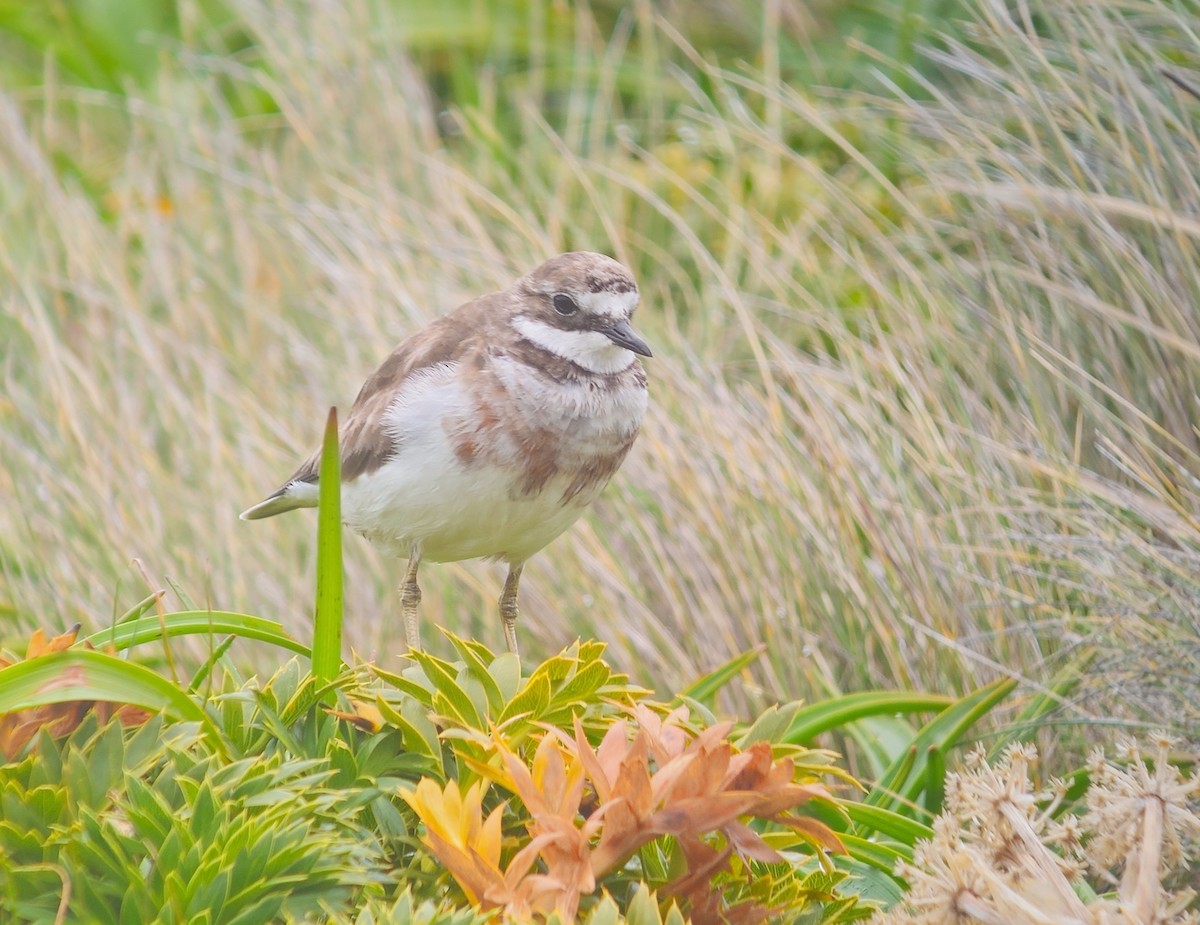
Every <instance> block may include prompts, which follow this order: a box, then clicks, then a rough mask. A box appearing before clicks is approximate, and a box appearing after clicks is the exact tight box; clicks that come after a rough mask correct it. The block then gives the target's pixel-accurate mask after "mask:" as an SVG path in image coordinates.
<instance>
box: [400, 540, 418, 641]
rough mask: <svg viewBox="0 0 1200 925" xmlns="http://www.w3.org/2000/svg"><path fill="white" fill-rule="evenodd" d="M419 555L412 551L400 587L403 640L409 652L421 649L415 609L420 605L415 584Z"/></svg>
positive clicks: (416, 551)
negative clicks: (405, 641) (406, 643)
mask: <svg viewBox="0 0 1200 925" xmlns="http://www.w3.org/2000/svg"><path fill="white" fill-rule="evenodd" d="M420 565H421V553H420V551H419V550H416V549H414V550H413V551H412V555H411V556H410V557H409V559H408V572H407V574H405V576H404V584H402V585H401V586H400V613H401V614H402V615H403V617H404V638H405V639H407V640H408V648H409V649H410V650H413V649H419V648H421V623H420V616H419V614H418V613H417V608H418V607H420V605H421V588H420V586H419V585H418V584H417V569H418V568H419V567H420Z"/></svg>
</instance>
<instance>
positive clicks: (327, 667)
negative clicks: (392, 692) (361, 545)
mask: <svg viewBox="0 0 1200 925" xmlns="http://www.w3.org/2000/svg"><path fill="white" fill-rule="evenodd" d="M318 490H319V492H320V494H319V500H318V504H317V603H316V612H315V614H314V617H313V624H314V625H313V649H312V671H313V674H314V675H316V676H317V677H318V678H323V679H325V680H332V679H333V678H335V677H336V676H337V675H338V674H339V673H340V672H341V670H342V464H341V457H340V455H339V452H338V418H337V408H330V409H329V417H328V419H327V420H326V422H325V440H324V442H323V444H322V446H321V475H320V481H319V482H318ZM333 700H334V698H333V696H332V695H329V696H328V697H327V699H326V702H327V703H332V702H333Z"/></svg>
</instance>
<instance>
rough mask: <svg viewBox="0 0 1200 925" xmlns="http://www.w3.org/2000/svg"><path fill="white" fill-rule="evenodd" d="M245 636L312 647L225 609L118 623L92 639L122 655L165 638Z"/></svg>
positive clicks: (296, 648) (302, 650)
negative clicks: (139, 646) (134, 648)
mask: <svg viewBox="0 0 1200 925" xmlns="http://www.w3.org/2000/svg"><path fill="white" fill-rule="evenodd" d="M209 634H212V635H220V636H242V637H244V638H246V639H257V640H259V641H261V642H269V643H271V644H272V645H275V646H279V647H280V648H284V649H289V650H291V651H292V652H298V653H299V654H301V655H308V654H309V649H308V646H306V645H304V643H302V642H299V641H297V640H295V639H293V638H292V637H291V636H289V635H288V634H287V633H286V632H285V631H284V629H283V626H282V625H281V624H279V623H276V622H275V621H273V620H264V619H262V618H261V617H252V616H249V615H247V614H244V613H229V612H227V611H223V610H183V611H180V612H179V613H168V614H164V615H163V616H162V617H161V618H159V617H157V616H154V617H141V618H140V619H137V620H131V621H129V622H127V623H118V624H117V625H116V626H110V627H108V628H106V629H102V630H100V632H98V633H93V634H92V635H91V636H88V637H87V639H85V640H84V642H89V643H91V644H92V645H93V646H95V647H96V648H97V649H107V648H109V647H110V646H111V647H112V648H114V649H116V650H117V651H118V652H121V651H124V650H125V649H130V648H133V647H134V646H138V645H142V644H143V643H147V642H155V641H157V640H160V639H162V638H163V637H164V636H206V635H209Z"/></svg>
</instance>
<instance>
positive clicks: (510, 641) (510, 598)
mask: <svg viewBox="0 0 1200 925" xmlns="http://www.w3.org/2000/svg"><path fill="white" fill-rule="evenodd" d="M524 567H525V563H524V562H517V563H515V564H510V565H509V566H508V577H507V578H506V579H504V591H503V592H501V594H500V619H501V620H503V621H504V644H505V645H506V646H507V647H508V651H509V652H511V653H513V655H517V654H519V653H518V652H517V617H518V616H520V613H521V612H520V610H518V609H517V585H519V584H520V583H521V569H522V568H524Z"/></svg>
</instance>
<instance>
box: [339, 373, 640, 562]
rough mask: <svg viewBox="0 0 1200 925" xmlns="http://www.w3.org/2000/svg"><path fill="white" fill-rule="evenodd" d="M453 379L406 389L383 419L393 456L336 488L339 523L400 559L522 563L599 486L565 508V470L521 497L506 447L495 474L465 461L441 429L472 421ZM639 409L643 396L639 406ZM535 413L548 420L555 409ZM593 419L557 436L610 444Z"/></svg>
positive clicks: (518, 473) (512, 453)
mask: <svg viewBox="0 0 1200 925" xmlns="http://www.w3.org/2000/svg"><path fill="white" fill-rule="evenodd" d="M459 372H460V370H458V369H457V368H456V367H455V366H453V365H450V364H447V365H446V366H443V367H435V368H434V369H433V370H431V371H430V372H429V373H428V374H427V375H424V376H421V377H417V378H415V379H414V381H413V382H412V383H410V384H409V385H406V387H405V389H404V390H403V391H402V393H401V395H400V397H399V398H398V399H397V401H396V402H395V403H394V404H393V405H392V408H391V409H390V411H389V424H388V429H389V431H390V432H391V433H392V434H393V436H394V438H395V440H396V454H395V456H393V457H392V459H390V460H389V461H388V462H387V463H385V464H384V465H383V466H381V467H380V468H378V469H376V470H374V471H373V472H371V473H368V474H364V475H360V476H359V477H358V478H356V479H355V480H354V481H352V482H349V483H347V484H345V485H343V487H342V515H343V519H344V520H345V522H346V524H347V525H348V526H350V527H351V528H352V529H354V530H356V531H358V532H359V533H361V534H362V535H363V536H365V537H366V538H367V539H369V540H370V541H371V542H372V543H374V544H375V545H377V546H379V547H380V548H381V549H382V550H383V551H384V552H386V553H388V554H390V555H395V556H398V557H408V556H410V555H411V554H412V552H413V550H414V548H416V549H419V551H420V555H421V558H422V559H425V560H429V561H433V562H456V561H459V560H461V559H474V558H479V557H490V558H498V559H503V560H506V561H512V562H521V561H524V560H525V559H527V558H529V556H531V555H533V554H534V553H535V552H537V551H538V550H539V549H541V548H542V547H543V546H545V545H546V544H547V543H549V542H550V541H551V540H553V539H554V538H555V537H556V536H558V535H559V534H560V533H562V532H563V531H564V530H566V529H567V527H569V526H570V525H571V524H572V523H574V522H575V520H576V519H577V518H578V517H579V515H580V514H582V513H583V510H584V508H585V507H586V506H587V505H588V504H589V503H590V502H591V501H592V500H593V499H594V497H595V496H596V495H597V494H598V493H599V491H600V490H601V489H602V488H603V485H595V486H593V487H591V488H589V489H588V490H586V491H582V492H580V493H579V494H577V495H575V496H574V497H571V498H570V499H569V500H564V494H566V493H567V491H568V487H569V486H570V485H571V483H572V479H573V478H574V475H575V473H573V472H571V471H564V472H560V473H558V474H557V475H555V476H554V477H552V478H551V479H550V480H549V481H548V482H547V483H546V484H545V485H542V486H540V487H539V490H536V491H527V490H525V488H524V486H523V481H524V476H525V473H524V469H523V467H522V465H521V463H522V460H521V458H520V456H519V455H518V454H517V451H516V449H515V448H511V447H510V448H505V449H504V452H502V453H501V454H500V455H501V457H503V458H504V459H503V461H504V463H505V464H502V465H498V464H496V462H495V461H494V459H493V460H492V461H483V460H475V461H473V462H471V463H470V464H468V463H466V462H464V461H462V460H461V459H460V458H459V457H458V456H457V455H456V453H455V449H454V444H453V442H452V440H451V437H450V435H449V433H448V430H447V422H450V421H454V420H456V419H462V418H463V416H464V415H465V414H468V413H473V408H474V405H473V403H472V402H471V401H470V399H469V397H468V394H467V390H466V388H465V387H464V386H463V382H462V380H461V379H460V378H459V376H458V373H459ZM644 400H645V399H644V393H643V396H642V399H641V401H642V407H644ZM541 410H542V412H543V413H545V412H547V411H550V412H551V415H550V417H553V409H549V408H545V407H544V406H543V408H542V409H541ZM593 411H594V409H592V410H591V411H589V413H588V415H587V416H586V419H585V420H579V421H576V422H575V423H574V425H573V426H571V427H570V428H569V429H565V430H564V431H563V432H564V434H566V435H567V436H569V438H570V439H571V440H572V445H573V446H577V447H583V448H586V447H588V446H590V445H591V444H592V443H593V442H595V443H596V444H597V445H603V444H605V443H610V442H611V441H610V440H605V438H604V436H603V435H602V433H600V432H597V428H598V427H600V429H601V430H603V428H602V427H601V426H600V425H601V424H602V422H603V419H604V417H605V415H604V414H603V413H601V414H599V415H596V414H594V413H593ZM622 413H623V414H625V415H626V416H627V412H624V411H623V409H622ZM640 417H641V415H640V412H639V414H638V420H640ZM624 426H626V427H628V425H627V424H626V425H624ZM584 456H585V457H586V452H585V454H584Z"/></svg>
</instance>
